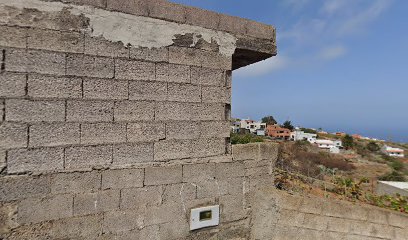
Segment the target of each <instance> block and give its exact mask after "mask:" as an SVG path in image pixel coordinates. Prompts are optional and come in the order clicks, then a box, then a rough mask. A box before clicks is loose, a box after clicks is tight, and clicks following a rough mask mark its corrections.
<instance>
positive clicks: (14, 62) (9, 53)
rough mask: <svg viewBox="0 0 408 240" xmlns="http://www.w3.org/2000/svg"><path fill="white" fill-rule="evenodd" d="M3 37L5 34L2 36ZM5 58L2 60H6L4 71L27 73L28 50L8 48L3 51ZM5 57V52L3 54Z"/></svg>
mask: <svg viewBox="0 0 408 240" xmlns="http://www.w3.org/2000/svg"><path fill="white" fill-rule="evenodd" d="M2 35H3V34H2ZM4 50H5V52H4V56H3V58H2V59H6V62H5V64H4V70H5V71H8V72H27V71H28V60H27V50H26V49H15V48H6V49H3V51H4ZM2 55H3V52H2Z"/></svg>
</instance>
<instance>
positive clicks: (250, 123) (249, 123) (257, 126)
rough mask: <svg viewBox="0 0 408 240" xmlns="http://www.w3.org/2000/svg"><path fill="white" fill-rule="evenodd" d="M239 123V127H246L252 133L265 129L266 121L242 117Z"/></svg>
mask: <svg viewBox="0 0 408 240" xmlns="http://www.w3.org/2000/svg"><path fill="white" fill-rule="evenodd" d="M240 124H241V128H245V129H248V130H249V131H250V132H251V133H254V134H256V133H257V130H265V129H266V123H262V122H256V121H254V120H250V119H242V120H241V122H240Z"/></svg>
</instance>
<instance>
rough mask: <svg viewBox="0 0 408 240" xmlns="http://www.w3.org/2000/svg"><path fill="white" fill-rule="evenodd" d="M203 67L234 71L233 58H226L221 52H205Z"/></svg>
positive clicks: (203, 54) (203, 53)
mask: <svg viewBox="0 0 408 240" xmlns="http://www.w3.org/2000/svg"><path fill="white" fill-rule="evenodd" d="M201 55H202V56H201V57H202V58H203V59H207V61H202V64H201V66H203V67H206V68H212V69H222V70H232V56H225V55H224V54H221V53H219V52H211V51H203V52H202V54H201Z"/></svg>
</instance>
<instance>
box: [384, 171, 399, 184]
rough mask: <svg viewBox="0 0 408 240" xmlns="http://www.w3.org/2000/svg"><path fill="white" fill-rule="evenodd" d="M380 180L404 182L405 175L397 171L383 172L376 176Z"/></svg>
mask: <svg viewBox="0 0 408 240" xmlns="http://www.w3.org/2000/svg"><path fill="white" fill-rule="evenodd" d="M378 180H381V181H395V182H404V181H405V177H404V175H402V174H401V173H399V172H397V171H392V172H391V173H388V174H385V175H383V176H381V177H379V178H378Z"/></svg>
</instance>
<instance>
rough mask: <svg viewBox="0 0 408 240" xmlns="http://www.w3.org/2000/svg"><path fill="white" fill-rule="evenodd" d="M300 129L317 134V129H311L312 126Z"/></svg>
mask: <svg viewBox="0 0 408 240" xmlns="http://www.w3.org/2000/svg"><path fill="white" fill-rule="evenodd" d="M300 130H302V131H303V132H305V133H312V134H317V131H316V130H313V129H310V128H301V129H300Z"/></svg>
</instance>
